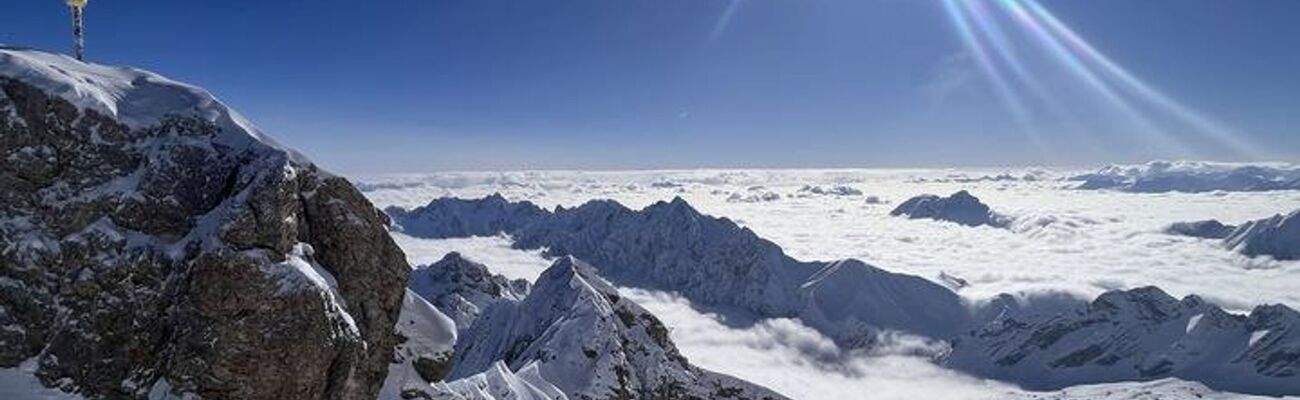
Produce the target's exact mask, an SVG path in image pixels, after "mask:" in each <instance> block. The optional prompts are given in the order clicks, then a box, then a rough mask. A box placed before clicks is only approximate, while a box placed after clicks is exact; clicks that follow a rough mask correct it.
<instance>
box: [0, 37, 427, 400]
mask: <svg viewBox="0 0 1300 400" xmlns="http://www.w3.org/2000/svg"><path fill="white" fill-rule="evenodd" d="M90 77H93V79H92V78H90ZM73 87H75V88H77V90H72V89H70V88H73ZM87 93H90V94H94V93H112V94H114V95H113V96H106V97H94V96H88V95H87ZM114 102H115V103H114ZM0 160H3V162H2V163H0V249H3V251H0V367H5V368H8V367H14V366H16V365H18V364H19V363H20V362H23V361H25V360H29V359H35V360H36V361H37V362H36V364H37V366H38V368H37V370H36V372H35V373H36V376H37V377H39V378H40V380H41V381H42V382H43V383H45V384H46V385H49V386H57V387H60V388H62V389H64V390H67V391H73V392H77V393H79V394H81V395H83V396H85V397H88V398H139V397H143V396H145V395H146V394H147V393H148V392H149V391H150V390H151V388H154V387H155V386H159V387H165V388H170V390H171V391H172V393H173V394H178V395H179V394H183V393H190V394H196V395H199V396H202V397H203V398H206V399H224V398H231V399H234V398H238V399H282V398H301V399H326V398H330V399H363V398H374V396H375V394H376V393H377V392H378V390H379V386H380V384H381V383H382V381H383V379H384V376H385V373H386V370H387V365H388V363H389V361H390V360H391V359H392V354H393V353H392V350H393V346H394V344H395V342H396V340H397V338H396V336H395V335H394V334H393V325H394V321H395V320H396V318H397V315H398V309H399V307H400V303H401V299H402V293H403V286H404V285H403V284H404V282H405V279H406V274H407V273H408V271H409V267H408V266H407V264H406V262H405V258H404V256H403V255H402V253H401V251H400V250H399V249H398V247H397V246H396V245H395V244H394V243H393V242H392V240H391V239H390V238H389V237H388V235H387V228H386V223H387V219H386V217H385V216H384V215H383V214H381V213H380V212H379V211H378V210H376V209H375V208H374V207H373V206H371V205H370V203H369V202H368V201H366V199H365V198H364V197H362V196H361V194H360V193H358V192H357V191H356V190H355V189H353V188H352V186H351V185H350V184H349V183H348V182H347V181H346V180H344V179H343V178H339V177H335V176H332V175H330V174H328V173H325V172H323V171H321V170H320V169H318V168H317V167H316V166H314V165H312V164H311V163H310V162H309V161H306V160H305V159H303V158H302V157H301V156H299V155H297V154H295V153H293V152H292V151H291V150H287V149H284V148H282V147H280V146H279V145H276V144H274V143H272V142H269V141H268V140H267V139H265V138H264V137H262V136H261V135H260V134H259V133H257V132H256V131H255V129H253V128H251V125H248V124H247V123H246V122H244V121H243V120H242V118H240V117H239V116H238V115H237V114H234V113H233V112H232V111H230V110H228V109H226V108H225V107H224V106H223V105H221V103H219V102H217V101H216V100H215V99H213V98H212V97H211V96H210V95H208V94H207V93H206V92H203V91H202V90H200V89H197V88H193V87H190V86H186V85H183V84H179V83H175V82H172V81H168V80H166V79H165V78H161V77H159V76H157V75H153V74H150V73H147V72H142V71H136V70H131V69H125V68H110V67H102V66H95V65H88V64H82V63H80V62H76V61H74V60H71V59H68V58H67V57H63V56H57V55H52V54H47V53H41V52H36V51H30V50H17V49H10V48H0Z"/></svg>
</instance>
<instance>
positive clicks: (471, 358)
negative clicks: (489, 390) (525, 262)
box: [450, 257, 783, 399]
mask: <svg viewBox="0 0 1300 400" xmlns="http://www.w3.org/2000/svg"><path fill="white" fill-rule="evenodd" d="M503 366H505V367H508V368H509V370H514V371H521V372H517V373H515V374H523V371H529V372H528V373H529V374H532V375H531V376H535V377H539V378H540V379H532V380H529V379H524V380H525V381H529V382H528V383H529V384H530V385H531V386H533V387H538V386H545V385H543V384H542V382H545V383H546V384H549V385H553V386H554V387H555V388H558V390H559V391H560V392H562V393H564V394H565V395H567V396H568V397H569V398H574V399H607V398H734V399H781V398H783V397H782V396H781V395H779V394H777V393H775V392H772V391H770V390H767V389H765V388H762V387H760V386H757V385H754V384H750V383H747V382H744V381H741V380H739V379H735V378H732V377H729V376H726V375H721V374H717V373H714V372H709V371H705V370H702V369H700V368H697V367H695V366H692V365H691V364H690V363H689V362H688V361H687V360H686V358H685V357H683V356H682V355H681V354H680V353H679V352H678V351H677V348H676V346H675V345H674V344H673V343H672V341H671V340H670V339H669V337H668V328H667V327H665V326H664V325H663V323H661V322H660V321H659V319H658V318H656V317H655V316H654V315H652V314H650V312H648V311H646V310H645V309H643V308H641V307H640V306H638V305H636V304H635V303H633V302H632V301H630V300H627V299H624V298H622V297H621V296H619V294H618V291H617V290H616V289H615V288H614V287H613V286H611V285H610V284H609V283H607V282H606V281H605V280H604V279H601V278H600V277H599V276H597V275H596V272H595V270H594V269H592V268H591V267H590V266H589V265H586V264H585V263H582V262H580V261H577V260H575V259H573V258H572V257H562V258H560V259H558V260H556V261H555V263H554V264H553V265H552V266H551V267H550V268H548V269H547V270H546V271H545V272H543V273H542V275H541V276H540V277H539V278H538V279H537V283H536V286H535V287H534V288H533V290H532V292H530V293H529V294H528V296H527V297H525V298H524V299H522V300H518V301H506V302H501V303H498V304H496V305H494V306H492V307H490V308H489V309H488V310H486V312H485V313H484V315H482V316H481V317H479V318H478V319H477V320H476V321H475V322H474V325H473V326H472V327H471V328H470V329H469V330H468V331H466V332H465V334H464V335H462V336H461V337H460V340H459V342H458V343H457V345H456V358H455V363H454V366H453V370H452V373H451V380H452V381H453V383H452V384H450V386H452V388H453V391H458V392H464V391H463V390H456V388H457V387H461V388H463V387H465V385H467V384H465V383H459V381H463V380H464V379H470V380H478V381H483V379H485V378H492V377H493V375H495V376H496V377H497V378H500V379H497V380H498V381H503V382H504V381H508V380H509V379H507V378H509V375H510V374H507V373H506V371H508V370H507V369H505V368H502V367H503ZM483 371H489V375H488V376H485V377H483V378H475V376H476V375H479V374H481V373H482V372H483ZM492 371H496V372H492ZM494 379H495V378H494ZM474 386H478V387H482V386H484V385H482V384H475V385H474ZM487 386H492V385H491V384H489V385H487ZM514 391H516V392H530V390H517V389H516V390H514ZM542 391H543V392H545V391H546V390H545V389H543V390H542ZM471 398H472V397H471Z"/></svg>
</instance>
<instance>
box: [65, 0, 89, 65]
mask: <svg viewBox="0 0 1300 400" xmlns="http://www.w3.org/2000/svg"><path fill="white" fill-rule="evenodd" d="M68 8H70V9H72V36H73V53H74V54H75V55H76V57H77V60H80V61H85V60H86V37H85V29H84V28H83V25H82V18H81V7H77V6H72V7H68Z"/></svg>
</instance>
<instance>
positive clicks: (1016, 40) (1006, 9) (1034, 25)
mask: <svg viewBox="0 0 1300 400" xmlns="http://www.w3.org/2000/svg"><path fill="white" fill-rule="evenodd" d="M988 2H993V3H994V4H993V5H992V6H990V4H989V3H988ZM943 7H944V11H945V12H946V14H947V16H948V19H949V20H950V21H951V23H952V25H953V27H954V28H955V29H956V31H957V34H958V36H959V37H960V39H961V41H962V43H963V45H964V46H965V48H966V49H967V51H968V52H969V53H970V54H971V55H972V57H974V59H975V60H976V62H977V63H978V67H979V69H980V71H981V72H982V73H983V75H984V76H985V77H986V78H987V79H988V81H989V82H990V83H991V84H992V86H993V88H994V90H995V92H996V95H997V97H998V98H999V99H1000V100H1001V102H1002V103H1003V104H1004V106H1005V107H1006V108H1007V109H1008V111H1009V112H1010V114H1011V115H1012V116H1013V118H1015V120H1016V123H1017V124H1019V125H1020V126H1021V127H1022V128H1024V129H1025V130H1026V132H1027V133H1029V135H1030V136H1031V138H1033V139H1035V140H1041V137H1040V136H1041V135H1040V134H1039V133H1038V132H1036V131H1037V129H1035V126H1036V125H1035V122H1036V121H1038V120H1040V118H1038V117H1039V116H1037V115H1035V114H1034V113H1033V112H1031V111H1033V110H1036V109H1046V110H1047V111H1049V112H1051V113H1052V114H1053V115H1054V116H1055V117H1058V118H1061V119H1063V120H1066V121H1067V123H1069V124H1070V125H1075V124H1074V123H1073V122H1072V121H1077V119H1074V118H1072V117H1074V116H1077V112H1075V111H1074V110H1072V109H1071V108H1066V107H1064V106H1062V105H1061V104H1062V103H1061V102H1060V101H1061V100H1071V103H1072V104H1073V103H1077V102H1078V101H1080V100H1085V101H1089V102H1087V103H1080V104H1082V105H1084V106H1086V107H1088V109H1092V108H1094V107H1096V109H1098V110H1110V111H1108V112H1110V113H1114V114H1113V115H1116V116H1118V117H1120V118H1119V119H1120V121H1127V122H1126V123H1127V125H1125V126H1126V128H1123V130H1122V131H1123V132H1131V133H1134V134H1138V135H1141V136H1140V137H1141V138H1143V139H1145V140H1147V141H1148V142H1150V143H1152V144H1154V145H1159V146H1161V148H1163V149H1165V150H1169V151H1172V152H1173V153H1174V154H1176V155H1178V156H1193V157H1194V156H1195V154H1193V153H1192V152H1191V151H1189V148H1188V147H1187V146H1185V145H1184V143H1183V142H1180V141H1179V140H1178V138H1177V137H1176V136H1175V135H1173V134H1170V133H1169V132H1170V131H1171V129H1187V128H1190V131H1192V133H1194V134H1198V135H1201V136H1202V137H1204V138H1208V139H1210V140H1211V141H1212V143H1213V144H1214V145H1217V146H1220V147H1221V148H1223V149H1226V150H1228V151H1231V152H1235V153H1236V154H1235V155H1236V156H1242V157H1245V158H1248V159H1259V158H1261V157H1260V156H1261V155H1263V154H1264V153H1263V152H1262V151H1260V149H1259V148H1257V147H1256V146H1252V145H1251V144H1250V143H1249V141H1248V140H1246V138H1245V137H1243V136H1241V135H1240V134H1238V133H1236V132H1234V131H1233V130H1232V129H1229V128H1228V127H1226V126H1224V125H1222V124H1220V123H1218V122H1215V121H1214V120H1212V119H1210V118H1208V117H1205V116H1203V115H1201V114H1200V113H1198V112H1196V111H1194V110H1192V109H1191V108H1189V107H1187V106H1185V105H1183V104H1182V103H1180V102H1178V101H1176V100H1174V99H1173V98H1171V97H1169V96H1168V95H1166V94H1164V93H1162V92H1160V91H1159V90H1157V89H1155V88H1154V87H1152V86H1151V85H1149V84H1147V83H1146V82H1145V81H1143V80H1142V79H1140V78H1138V77H1137V76H1135V75H1134V74H1133V73H1131V72H1129V71H1128V70H1127V69H1125V68H1124V67H1123V66H1121V65H1120V64H1119V63H1117V62H1115V61H1114V60H1112V59H1111V58H1110V57H1108V56H1106V55H1105V54H1104V53H1102V52H1101V51H1099V50H1098V49H1097V48H1096V47H1094V46H1093V45H1092V44H1090V43H1089V42H1088V41H1086V40H1084V39H1083V38H1082V37H1081V36H1079V34H1078V33H1076V32H1075V31H1074V30H1073V29H1071V28H1070V27H1069V26H1067V25H1066V24H1065V23H1063V22H1062V21H1061V20H1060V19H1059V18H1057V17H1056V16H1055V15H1053V14H1052V13H1051V12H1050V11H1048V10H1047V8H1045V7H1043V6H1042V4H1040V3H1039V2H1038V1H1037V0H943ZM1007 22H1010V23H1009V24H1007ZM1034 60H1045V61H1047V62H1049V63H1051V64H1052V65H1057V66H1060V67H1063V68H1060V69H1057V68H1051V69H1048V70H1039V69H1036V68H1034V67H1037V66H1038V65H1037V64H1038V63H1033V62H1032V61H1034ZM1055 71H1064V72H1065V74H1064V75H1062V76H1063V77H1068V79H1066V80H1065V81H1062V82H1057V81H1053V85H1054V86H1053V87H1051V89H1050V90H1049V85H1047V84H1046V82H1045V81H1043V80H1042V79H1040V76H1042V74H1040V73H1038V72H1047V73H1052V72H1055ZM1070 83H1073V84H1074V85H1073V86H1077V87H1079V88H1081V89H1082V90H1083V92H1081V93H1090V95H1085V96H1084V97H1080V98H1074V99H1072V98H1067V97H1064V96H1069V95H1070V94H1071V93H1070V91H1068V90H1057V87H1056V86H1061V85H1062V84H1070ZM1019 89H1025V90H1027V91H1028V94H1030V95H1032V97H1033V99H1035V100H1036V102H1026V101H1025V100H1024V98H1022V96H1021V93H1020V91H1019ZM1094 96H1095V97H1094ZM1086 99H1095V100H1086ZM1098 100H1099V101H1098ZM1090 121H1095V122H1096V123H1103V124H1108V123H1109V121H1110V119H1108V118H1096V117H1094V118H1092V119H1090ZM1157 121H1160V123H1157ZM1076 126H1077V125H1076ZM1094 129H1095V128H1094Z"/></svg>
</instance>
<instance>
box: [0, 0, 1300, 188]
mask: <svg viewBox="0 0 1300 400" xmlns="http://www.w3.org/2000/svg"><path fill="white" fill-rule="evenodd" d="M965 1H969V2H970V4H966V5H963V6H961V7H968V6H971V5H972V4H973V5H974V6H975V7H973V8H970V9H966V10H967V11H964V14H962V15H965V16H966V17H967V19H966V26H967V27H968V29H976V33H975V35H976V37H977V41H976V42H977V43H980V44H981V45H982V46H983V47H984V50H985V52H984V53H983V54H985V55H986V56H987V57H989V59H992V62H993V63H995V64H996V65H995V68H996V69H995V70H996V71H999V72H998V74H999V75H1001V76H1002V79H1003V81H1004V84H1005V85H1008V86H1007V87H1008V89H1006V90H1000V89H999V86H998V84H997V83H996V80H995V79H994V78H993V76H994V75H990V74H989V73H987V72H985V71H986V70H984V69H981V64H980V56H979V54H981V53H979V52H978V51H977V50H976V49H975V48H973V47H972V46H971V45H970V43H968V42H965V41H963V39H962V36H961V32H962V30H961V29H960V27H959V25H958V24H955V23H954V21H957V20H956V19H954V18H953V14H952V13H951V12H950V10H951V8H945V3H944V0H797V1H796V0H741V1H738V2H736V1H732V0H644V1H643V0H626V1H622V0H620V1H610V0H565V1H546V0H412V1H392V0H366V1H356V0H318V1H303V0H284V1H281V0H277V1H266V0H228V1H176V0H92V2H91V4H90V6H89V8H88V10H87V30H88V35H89V36H88V37H89V44H88V47H89V57H90V58H91V59H92V60H94V61H97V62H102V63H109V64H128V65H135V66H140V67H143V68H147V69H151V70H154V71H156V72H160V73H162V74H164V75H167V76H170V77H172V78H175V79H179V80H183V81H188V82H192V83H196V84H199V85H201V86H204V87H206V88H208V89H209V90H211V91H212V92H214V93H216V94H217V95H218V96H219V97H221V98H223V99H224V100H225V101H226V102H227V103H229V104H231V105H232V106H234V107H235V108H237V109H239V110H240V111H241V112H242V113H244V114H245V115H247V116H248V117H250V118H251V119H252V120H253V121H255V122H256V123H257V124H258V125H259V126H261V127H262V128H263V130H265V131H267V132H268V133H270V134H271V135H273V136H275V137H277V138H279V139H280V140H281V141H282V142H285V143H286V144H289V145H292V146H294V147H297V148H299V149H301V150H303V151H304V152H305V153H307V154H309V155H311V156H312V157H313V158H315V159H316V160H317V161H318V162H320V163H322V164H324V165H325V166H326V167H328V168H330V169H333V170H336V171H340V172H345V173H377V172H415V171H430V170H448V169H456V170H466V169H505V168H680V167H850V166H852V167H875V166H879V167H894V166H956V165H1025V164H1058V165H1059V164H1069V165H1079V164H1094V163H1107V162H1138V161H1145V160H1148V159H1154V158H1199V159H1219V160H1243V159H1249V158H1268V159H1278V160H1283V161H1296V160H1297V158H1300V44H1298V43H1296V42H1297V41H1300V23H1297V22H1296V17H1298V16H1300V1H1294V0H1252V1H1237V0H1146V1H1132V0H1086V1H1084V0H1078V1H1064V0H1039V1H1041V4H1042V6H1043V7H1044V8H1045V9H1046V10H1049V12H1050V13H1051V14H1053V15H1055V16H1056V17H1057V18H1059V21H1061V22H1062V23H1063V24H1064V25H1067V26H1068V27H1069V28H1071V29H1072V30H1073V31H1074V32H1077V34H1078V36H1079V37H1081V38H1083V39H1084V40H1086V41H1087V42H1089V43H1090V44H1091V45H1092V46H1093V47H1094V48H1095V49H1096V50H1098V51H1100V52H1101V53H1104V54H1105V55H1106V56H1108V58H1109V60H1110V61H1111V62H1112V63H1113V64H1111V65H1117V66H1119V67H1121V68H1124V69H1125V70H1126V71H1127V72H1129V73H1131V75H1132V76H1134V77H1135V78H1136V79H1139V80H1140V81H1141V83H1142V84H1144V85H1148V86H1149V87H1150V88H1154V89H1156V90H1158V91H1159V92H1161V93H1162V94H1163V95H1164V98H1165V99H1166V100H1172V101H1173V102H1175V103H1177V104H1178V105H1179V107H1183V108H1184V109H1185V110H1186V111H1187V113H1186V114H1183V116H1182V117H1180V116H1179V115H1178V114H1177V113H1171V112H1169V111H1168V110H1169V107H1167V105H1168V103H1164V104H1165V105H1161V103H1160V102H1159V100H1155V98H1154V97H1152V96H1151V95H1150V94H1149V93H1146V94H1144V93H1143V92H1142V91H1141V90H1138V89H1136V88H1137V86H1135V85H1134V84H1132V81H1129V82H1128V83H1125V82H1124V81H1123V80H1120V79H1116V78H1115V77H1114V76H1113V75H1106V72H1105V67H1104V66H1103V65H1102V64H1098V63H1096V62H1095V60H1094V59H1088V58H1086V57H1083V56H1078V54H1079V53H1078V52H1077V51H1076V52H1074V53H1069V52H1067V54H1075V57H1076V60H1074V62H1075V63H1076V64H1077V63H1083V64H1085V67H1084V68H1085V70H1087V71H1090V72H1091V73H1092V74H1093V75H1094V76H1093V79H1094V80H1101V81H1102V82H1103V83H1105V88H1103V89H1098V86H1097V84H1096V82H1095V81H1094V82H1091V83H1090V81H1089V79H1088V76H1087V74H1080V73H1079V72H1078V70H1072V69H1071V68H1070V61H1069V59H1068V58H1069V57H1064V56H1062V54H1063V53H1061V52H1059V51H1058V52H1055V53H1054V52H1053V50H1052V45H1051V44H1050V42H1049V41H1037V39H1036V38H1038V37H1041V36H1035V33H1034V31H1033V29H1032V26H1030V25H1026V24H1024V23H1023V21H1018V20H1017V19H1016V18H1015V15H1014V13H1012V12H1011V11H1009V10H1010V9H1009V8H1007V7H1005V4H1010V3H1016V4H1021V3H1017V2H1016V1H1011V2H1009V3H1008V2H1007V1H1006V0H998V1H992V0H990V1H979V0H965ZM958 2H959V3H960V1H958ZM950 5H951V4H950ZM976 8H979V9H982V10H983V12H985V16H986V18H984V19H977V16H976V13H975V12H973V11H970V10H973V9H976ZM3 9H4V12H0V42H3V43H8V44H14V45H23V46H29V47H37V48H45V49H55V50H63V49H66V48H67V47H68V43H69V30H70V29H69V28H68V22H67V21H68V18H67V10H66V9H65V8H64V7H63V6H62V1H60V0H12V1H8V2H7V4H5V5H4V6H3ZM963 9H965V8H963ZM728 10H730V11H728ZM981 21H983V22H984V23H981ZM1042 21H1044V20H1041V19H1040V22H1042ZM1039 26H1040V27H1042V26H1043V25H1039ZM981 27H982V28H981ZM981 29H982V30H981ZM999 37H1000V38H1001V39H1002V40H1001V43H1002V44H1003V47H1001V48H1004V49H1006V54H1009V56H1008V57H1005V58H999V57H1002V55H1001V54H1002V53H998V52H997V51H995V50H996V49H997V48H999V47H996V46H993V44H994V43H995V41H994V39H996V38H999ZM1058 39H1059V37H1058ZM1059 43H1063V42H1062V41H1060V40H1058V44H1059ZM1008 60H1011V61H1008ZM1030 82H1032V85H1031V84H1030ZM1035 89H1037V90H1035ZM1107 92H1109V93H1111V95H1112V96H1111V97H1107V95H1106V93H1107ZM1007 93H1010V95H1008V94H1007ZM1116 93H1118V94H1116ZM1115 96H1118V97H1119V100H1116V97H1115ZM1009 99H1010V100H1009ZM1013 103H1014V104H1019V106H1018V109H1019V110H1020V112H1018V113H1017V112H1016V111H1015V110H1016V109H1017V107H1014V106H1012V105H1011V104H1013ZM1125 110H1129V111H1125ZM1187 115H1191V116H1193V117H1192V118H1193V119H1194V118H1203V119H1205V120H1214V121H1217V122H1218V123H1219V125H1222V126H1224V127H1226V129H1219V130H1213V129H1204V126H1205V125H1203V124H1202V125H1197V123H1196V122H1191V123H1189V122H1187V121H1188V120H1189V118H1188V117H1187ZM1135 116H1137V117H1135ZM1026 121H1027V122H1026ZM1206 131H1214V132H1206ZM1216 132H1217V133H1216Z"/></svg>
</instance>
